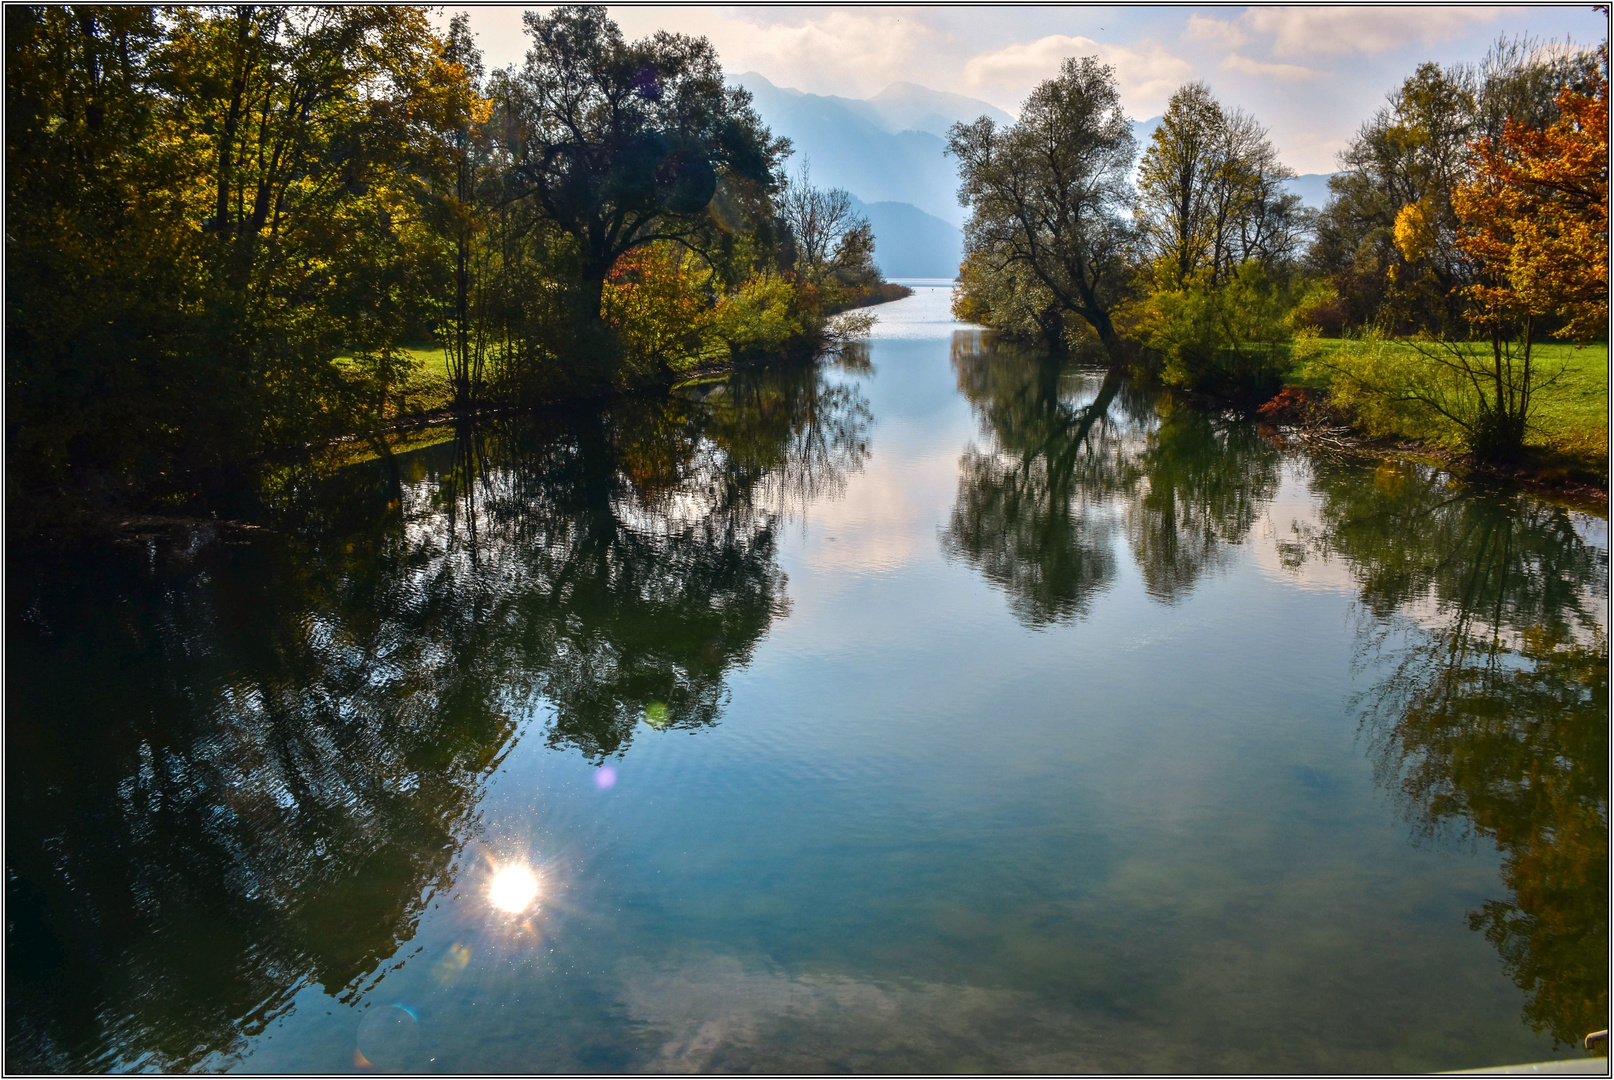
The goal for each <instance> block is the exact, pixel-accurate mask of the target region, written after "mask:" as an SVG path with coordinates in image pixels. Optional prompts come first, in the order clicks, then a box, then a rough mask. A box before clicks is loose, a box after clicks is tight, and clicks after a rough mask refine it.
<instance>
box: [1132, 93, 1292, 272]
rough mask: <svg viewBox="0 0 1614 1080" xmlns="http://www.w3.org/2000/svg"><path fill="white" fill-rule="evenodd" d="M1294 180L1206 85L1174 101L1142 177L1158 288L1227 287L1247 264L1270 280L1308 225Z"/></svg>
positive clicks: (1253, 128)
mask: <svg viewBox="0 0 1614 1080" xmlns="http://www.w3.org/2000/svg"><path fill="white" fill-rule="evenodd" d="M1293 176H1294V171H1293V170H1292V169H1289V168H1287V167H1286V166H1284V165H1282V164H1280V163H1279V161H1278V155H1277V151H1276V150H1275V149H1274V148H1273V146H1272V144H1271V142H1269V141H1268V139H1267V133H1266V130H1265V129H1264V128H1262V127H1261V126H1260V124H1258V123H1256V121H1255V119H1254V118H1253V117H1251V116H1249V115H1247V114H1246V113H1244V112H1242V111H1235V112H1232V113H1228V112H1226V111H1224V110H1223V109H1222V107H1221V105H1220V103H1218V102H1217V101H1216V99H1215V98H1214V97H1212V96H1211V92H1210V89H1209V88H1208V87H1207V86H1206V85H1205V84H1204V83H1200V82H1196V83H1189V84H1188V85H1186V86H1184V87H1182V88H1181V89H1179V90H1178V91H1177V92H1176V93H1175V94H1173V95H1172V97H1171V101H1170V103H1169V104H1168V105H1167V106H1166V112H1165V116H1164V117H1163V118H1162V119H1161V122H1160V126H1159V127H1158V128H1156V129H1155V132H1154V134H1153V135H1152V136H1151V137H1150V140H1149V146H1148V148H1147V149H1146V150H1145V151H1144V153H1143V161H1142V164H1141V165H1140V167H1139V170H1138V218H1139V221H1140V222H1141V225H1142V231H1143V234H1144V237H1145V238H1146V241H1147V243H1148V245H1149V248H1150V254H1151V255H1152V256H1153V258H1154V260H1155V267H1154V277H1155V282H1156V284H1157V285H1159V286H1164V287H1169V288H1175V289H1181V288H1183V287H1185V286H1186V285H1187V284H1188V282H1189V280H1190V278H1193V277H1194V276H1195V275H1196V274H1197V275H1199V276H1201V277H1202V278H1203V279H1204V280H1206V281H1207V282H1209V283H1211V284H1216V283H1219V282H1222V281H1225V280H1227V279H1228V278H1230V277H1231V276H1232V274H1233V273H1234V271H1235V270H1236V269H1237V267H1238V266H1239V265H1240V264H1241V263H1244V262H1247V261H1250V260H1252V259H1253V260H1256V261H1258V262H1260V263H1261V264H1262V265H1263V266H1264V267H1265V268H1267V269H1269V270H1271V269H1273V268H1275V267H1277V266H1279V265H1281V264H1284V263H1287V262H1288V261H1289V260H1290V259H1291V258H1292V257H1293V256H1294V255H1295V253H1296V249H1297V247H1298V243H1299V239H1300V236H1301V235H1302V234H1303V233H1304V232H1305V231H1306V229H1307V227H1308V225H1309V222H1308V221H1307V218H1306V214H1305V211H1304V210H1303V208H1302V207H1301V206H1300V199H1299V196H1296V195H1289V194H1286V193H1285V192H1284V191H1283V189H1282V185H1283V181H1285V180H1287V179H1290V178H1291V177H1293Z"/></svg>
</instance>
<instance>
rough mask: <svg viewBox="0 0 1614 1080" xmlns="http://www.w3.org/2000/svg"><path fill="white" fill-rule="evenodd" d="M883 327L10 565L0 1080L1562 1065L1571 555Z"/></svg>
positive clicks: (1592, 616) (1214, 428) (1100, 388)
mask: <svg viewBox="0 0 1614 1080" xmlns="http://www.w3.org/2000/svg"><path fill="white" fill-rule="evenodd" d="M879 314H880V320H881V321H880V324H879V326H878V327H877V328H876V331H875V336H874V339H873V340H872V342H871V343H870V346H869V348H868V349H867V351H866V352H865V351H862V350H854V351H852V352H850V353H848V355H846V356H844V357H841V358H839V359H838V360H836V361H834V362H828V363H824V364H821V365H819V366H817V367H799V368H793V369H789V370H782V371H772V372H766V373H747V374H741V375H736V376H734V377H732V378H730V379H728V380H727V381H718V382H709V383H704V384H701V385H698V386H693V387H688V388H685V389H684V390H682V391H679V392H677V393H675V394H673V395H672V396H670V397H668V398H665V399H646V400H640V401H634V402H628V403H624V404H622V405H620V406H616V407H613V408H612V409H611V410H610V411H609V412H608V413H606V414H603V415H600V414H594V415H585V416H557V417H547V418H537V419H530V418H529V419H523V420H519V421H515V420H512V421H508V422H505V423H501V424H495V425H493V426H491V427H488V428H483V429H479V430H478V431H476V432H474V433H471V432H464V433H460V434H459V435H458V436H457V437H455V436H453V433H451V432H444V433H443V436H442V437H443V438H444V439H445V441H443V442H441V443H439V444H438V445H434V446H428V447H426V448H423V449H418V450H415V451H412V452H409V453H406V454H400V455H397V456H395V457H393V458H392V459H391V460H388V461H385V462H375V461H372V462H369V463H367V464H362V465H357V466H352V467H349V468H346V469H340V470H337V469H331V468H325V469H323V470H314V469H312V468H310V469H296V470H291V471H289V472H287V473H286V474H285V475H284V476H281V477H277V478H275V479H274V481H273V482H272V483H271V484H270V487H269V491H268V493H267V494H266V496H265V498H264V503H263V505H262V506H261V507H260V508H259V509H258V510H257V511H256V513H255V520H256V521H257V523H258V524H259V525H261V526H262V528H261V529H260V530H258V531H254V532H251V533H246V534H242V533H239V532H228V533H225V532H221V533H218V534H217V535H214V534H211V533H209V532H207V531H205V530H204V531H201V532H198V533H196V534H195V535H193V536H190V537H187V538H184V539H180V540H174V539H172V538H169V539H157V538H153V539H151V540H150V541H145V540H142V541H140V542H134V543H126V544H122V545H118V546H117V547H116V548H115V549H110V550H107V551H104V552H96V553H91V554H84V553H76V554H74V555H73V557H72V558H71V559H66V558H63V559H57V560H34V561H32V562H29V563H27V564H19V563H17V562H15V561H14V562H13V564H12V565H11V566H10V568H9V571H8V576H9V588H8V624H7V660H8V668H7V705H8V711H7V717H8V720H7V734H6V738H7V751H8V754H7V782H8V784H7V797H6V798H7V804H6V809H7V835H6V864H7V900H8V905H7V917H8V921H7V928H6V932H7V953H6V979H7V991H8V992H7V1006H6V1007H7V1017H6V1019H7V1040H8V1041H7V1065H8V1066H9V1068H10V1069H11V1070H18V1069H39V1068H43V1069H58V1070H75V1071H76V1070H102V1069H202V1070H217V1069H244V1070H251V1071H320V1072H331V1071H335V1072H344V1071H346V1072H352V1071H360V1072H362V1071H369V1070H374V1071H396V1070H404V1071H443V1072H451V1071H484V1072H498V1071H506V1070H515V1071H534V1070H536V1071H543V1070H565V1071H577V1070H580V1071H586V1070H612V1071H640V1070H649V1071H674V1072H677V1071H695V1070H723V1069H734V1070H750V1071H813V1072H817V1071H835V1070H846V1069H853V1070H868V1071H879V1072H909V1071H932V1070H941V1071H951V1070H983V1071H986V1070H1016V1071H1040V1070H1057V1071H1072V1072H1079V1071H1089V1070H1101V1071H1129V1070H1147V1071H1156V1072H1160V1071H1167V1072H1173V1071H1212V1072H1215V1071H1227V1072H1237V1071H1247V1070H1254V1071H1301V1072H1311V1071H1321V1072H1332V1071H1402V1070H1408V1071H1411V1070H1423V1069H1455V1068H1464V1067H1473V1066H1481V1065H1492V1064H1501V1063H1508V1062H1515V1061H1533V1060H1539V1059H1542V1058H1547V1057H1551V1056H1555V1055H1560V1054H1563V1055H1567V1054H1576V1053H1579V1051H1578V1050H1577V1049H1575V1048H1574V1047H1572V1046H1569V1045H1566V1044H1569V1043H1572V1042H1577V1041H1578V1040H1579V1039H1580V1037H1581V1036H1583V1035H1584V1034H1585V1033H1586V1032H1588V1031H1591V1030H1594V1029H1597V1028H1601V1027H1605V1026H1607V1018H1606V1010H1607V983H1608V971H1607V965H1606V960H1605V957H1606V955H1607V911H1608V896H1607V890H1606V884H1605V882H1606V880H1607V862H1608V817H1607V805H1608V772H1607V732H1608V728H1607V723H1606V711H1607V706H1608V648H1607V617H1606V614H1605V612H1606V607H1607V602H1608V573H1609V563H1608V550H1609V549H1608V528H1607V523H1606V521H1605V520H1603V519H1600V518H1596V517H1591V516H1587V515H1583V514H1578V513H1574V512H1571V511H1566V510H1563V509H1560V508H1556V507H1553V506H1549V505H1547V504H1544V503H1541V502H1537V501H1534V500H1531V499H1528V498H1525V497H1523V496H1520V495H1516V494H1507V493H1486V492H1484V491H1477V490H1474V489H1472V488H1466V487H1461V486H1457V485H1454V484H1452V483H1450V482H1448V480H1447V478H1446V477H1444V476H1442V475H1440V474H1437V473H1434V472H1431V471H1427V470H1422V469H1419V468H1412V467H1399V466H1391V465H1386V466H1382V467H1377V468H1375V467H1374V466H1372V465H1365V466H1364V465H1360V464H1352V463H1348V462H1340V461H1331V460H1327V459H1317V458H1311V457H1308V456H1306V455H1304V454H1301V453H1299V452H1297V451H1294V450H1288V449H1284V448H1283V447H1282V446H1281V445H1279V443H1278V442H1276V441H1275V440H1274V439H1273V438H1272V433H1271V432H1266V433H1263V432H1262V431H1259V430H1257V429H1255V428H1254V427H1251V426H1248V425H1244V424H1240V423H1236V422H1233V421H1231V420H1225V419H1222V418H1219V417H1214V416H1206V415H1204V414H1203V413H1200V412H1196V411H1193V410H1190V409H1187V408H1185V407H1183V406H1181V405H1180V404H1176V403H1173V402H1172V401H1171V400H1169V399H1166V398H1162V397H1160V396H1158V395H1156V394H1154V393H1151V392H1146V391H1144V390H1141V389H1139V388H1137V387H1134V386H1130V385H1128V384H1126V383H1123V382H1119V381H1116V380H1114V379H1106V378H1105V377H1104V375H1103V373H1102V372H1098V371H1091V370H1087V369H1084V368H1082V367H1080V366H1079V365H1075V364H1065V365H1060V364H1056V363H1050V362H1048V361H1045V360H1042V359H1039V358H1038V357H1036V356H1033V355H1030V354H1026V353H1022V352H1016V351H1014V350H1012V349H1009V348H1006V347H1004V348H995V347H994V346H993V345H992V343H991V341H990V340H989V339H985V338H983V335H982V334H981V333H980V332H978V331H975V330H972V329H970V328H967V327H961V326H959V325H958V324H956V323H953V322H951V321H950V320H949V318H948V316H947V290H946V289H945V288H941V287H927V288H920V289H919V290H918V292H917V293H916V295H915V296H913V297H912V298H910V299H907V300H903V301H901V302H899V303H897V304H894V305H889V306H887V307H884V308H881V309H879ZM512 866H515V867H521V868H527V869H529V870H530V871H531V872H532V874H533V875H534V877H535V879H536V884H537V894H536V897H535V898H534V899H533V900H532V902H531V903H530V904H528V905H527V906H526V907H525V908H523V909H522V910H519V911H517V912H510V911H506V910H503V909H502V908H501V907H500V906H498V905H497V904H496V903H495V902H494V901H495V899H503V900H504V901H505V903H506V906H520V902H521V901H522V900H523V899H524V897H522V896H520V895H517V896H516V897H515V898H514V899H510V898H509V897H508V895H507V894H506V893H505V892H499V891H495V890H494V883H495V880H496V878H498V875H499V874H500V872H501V871H508V869H509V868H510V867H512ZM499 880H500V881H501V883H502V884H506V885H507V884H509V882H510V880H511V879H510V878H508V877H505V878H502V879H499ZM517 884H518V885H519V884H520V880H519V877H518V880H517ZM516 891H517V892H518V893H519V892H520V890H519V889H518V890H516Z"/></svg>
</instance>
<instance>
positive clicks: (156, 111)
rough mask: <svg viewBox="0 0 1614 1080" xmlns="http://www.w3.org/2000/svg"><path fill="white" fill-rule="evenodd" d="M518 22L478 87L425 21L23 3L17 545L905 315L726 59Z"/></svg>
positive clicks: (14, 488)
mask: <svg viewBox="0 0 1614 1080" xmlns="http://www.w3.org/2000/svg"><path fill="white" fill-rule="evenodd" d="M526 28H527V33H528V35H529V36H530V38H531V50H530V52H529V53H528V55H527V58H526V61H525V63H524V64H523V65H522V66H520V67H511V68H507V69H504V70H498V71H492V72H488V71H487V70H485V67H484V65H483V62H482V58H481V55H480V53H479V51H478V49H477V48H476V45H475V43H474V41H473V38H472V35H471V33H470V31H469V28H468V26H467V24H466V21H465V19H464V18H463V17H460V18H458V19H456V20H455V21H454V22H453V23H452V24H451V27H450V29H449V30H448V32H447V33H440V32H438V31H437V30H435V29H434V28H433V26H432V24H431V23H430V21H429V20H428V18H427V15H426V12H425V11H424V9H422V8H419V7H380V6H375V7H345V6H337V7H295V8H294V7H280V6H241V7H222V6H218V7H188V6H187V7H114V6H104V7H102V6H86V7H45V6H15V7H9V8H7V9H6V110H7V113H6V118H7V123H6V139H7V144H6V194H7V236H6V269H7V280H8V287H7V290H6V345H7V364H6V389H7V405H8V408H7V488H8V496H7V503H8V511H9V512H10V514H11V521H12V524H13V527H14V528H15V527H22V528H28V527H30V526H32V525H37V524H40V523H45V522H51V521H58V520H60V519H62V518H64V517H74V516H82V515H83V514H84V513H86V512H98V511H106V510H112V509H119V510H121V509H125V508H128V507H132V506H137V505H141V504H148V505H149V503H150V500H151V499H153V498H157V499H158V500H160V501H166V502H167V503H169V504H172V505H180V504H183V503H185V502H186V501H187V500H190V499H192V498H194V497H195V496H196V494H197V493H198V492H201V491H205V490H206V489H207V488H208V487H209V485H212V486H213V487H215V488H218V487H228V486H229V485H230V484H234V483H237V482H239V476H240V467H241V465H242V464H243V463H245V462H251V461H254V460H257V459H259V458H261V457H262V456H263V455H264V454H266V453H271V452H275V451H278V450H282V449H286V448H294V447H299V446H304V445H307V444H309V443H310V442H313V441H317V440H322V439H327V438H330V437H333V436H337V435H342V434H348V433H354V432H361V433H362V432H366V431H375V430H377V429H378V428H380V427H381V426H383V425H385V424H387V423H389V422H393V421H395V420H396V419H397V417H398V416H399V414H400V413H401V412H404V411H407V410H408V409H409V408H410V406H409V401H410V400H411V398H413V400H414V401H415V402H417V406H416V407H418V402H420V401H421V400H422V399H423V398H424V399H426V400H433V399H435V400H437V401H439V402H440V403H443V404H449V403H452V405H454V406H456V407H458V408H461V409H464V408H468V407H470V406H472V405H473V404H476V403H479V402H483V401H489V400H493V401H498V402H500V403H532V402H540V401H547V400H554V399H558V398H564V397H569V396H578V395H597V394H599V393H602V392H606V391H610V390H614V389H620V388H624V387H629V386H633V385H636V384H640V383H644V382H647V381H655V380H658V379H664V378H668V377H674V376H676V375H677V374H678V373H680V372H685V371H688V370H691V369H694V368H697V367H701V366H708V365H713V364H719V363H729V362H732V361H734V360H735V359H738V358H742V357H745V356H749V355H753V354H761V353H774V352H779V351H785V350H791V349H803V350H805V349H811V348H814V347H816V346H817V345H819V344H821V343H822V342H823V340H824V339H825V337H826V336H827V335H828V336H832V335H834V334H835V333H836V332H837V330H840V329H843V328H841V327H838V326H837V325H835V324H834V323H832V321H831V316H832V315H834V313H836V312H837V311H841V310H844V309H846V308H849V307H855V306H858V305H859V304H863V303H868V302H870V301H871V300H872V299H875V298H879V297H882V296H889V295H890V293H891V291H892V290H893V289H894V287H892V286H886V285H884V283H883V282H882V281H881V279H880V276H879V273H878V270H877V269H876V268H875V266H874V264H873V261H872V252H873V242H872V235H871V234H870V232H869V229H868V225H867V223H866V222H864V221H861V220H860V219H858V218H857V217H856V216H855V215H853V214H851V213H850V211H849V209H848V206H847V201H846V199H845V197H844V193H837V192H825V191H819V190H816V189H812V188H811V187H810V186H808V185H807V184H806V176H805V174H802V175H801V176H800V177H798V179H797V181H796V182H795V183H792V182H791V181H790V180H788V179H787V177H786V175H785V172H784V162H785V159H786V157H787V156H788V154H789V153H790V147H789V143H788V142H787V141H786V140H783V139H778V138H775V137H774V136H773V135H771V134H770V132H769V131H768V130H767V128H766V127H764V126H763V124H762V123H761V121H760V120H759V118H758V117H757V115H756V113H755V112H754V111H753V110H752V108H751V107H750V96H749V94H747V93H746V92H745V91H743V90H738V89H732V88H728V87H725V86H724V84H723V78H722V69H721V67H720V65H719V62H718V58H717V55H716V53H715V51H714V50H713V48H712V46H711V44H710V43H709V42H708V41H706V40H705V39H703V38H690V37H684V36H681V35H676V34H667V33H658V34H656V35H653V36H651V37H649V38H646V39H645V40H642V41H635V42H630V41H627V40H625V39H624V38H623V36H622V34H621V33H620V31H619V29H618V28H617V27H616V26H615V24H614V23H612V22H611V21H610V20H609V19H608V18H607V17H606V16H605V14H604V12H603V10H602V9H597V8H586V7H571V8H559V9H556V10H554V11H552V12H551V13H549V14H548V15H544V16H539V15H533V14H529V15H528V16H527V17H526ZM836 211H838V212H836ZM854 321H855V320H854ZM411 346H414V347H416V348H415V349H411V348H410V347H411ZM421 346H425V347H427V348H431V347H439V348H441V349H442V351H443V354H444V356H445V359H446V363H445V365H444V368H445V370H444V371H443V372H441V373H439V374H437V375H435V376H434V375H433V373H431V372H427V371H422V370H421V364H420V362H419V360H418V359H417V358H416V356H415V352H416V351H418V350H419V347H421ZM434 379H435V385H433V382H434ZM445 380H446V381H445ZM423 388H425V389H427V390H431V391H433V392H432V393H424V394H423V393H422V390H423Z"/></svg>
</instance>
